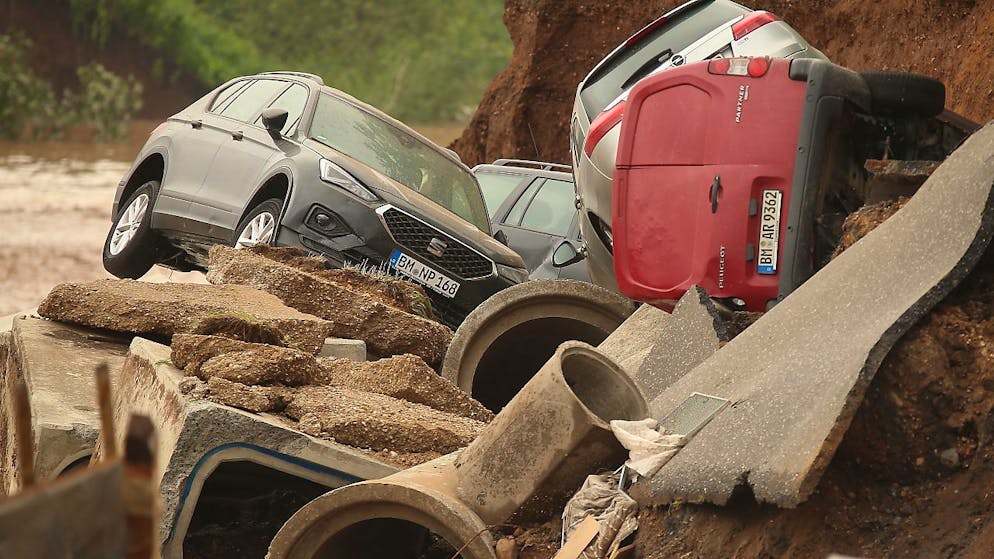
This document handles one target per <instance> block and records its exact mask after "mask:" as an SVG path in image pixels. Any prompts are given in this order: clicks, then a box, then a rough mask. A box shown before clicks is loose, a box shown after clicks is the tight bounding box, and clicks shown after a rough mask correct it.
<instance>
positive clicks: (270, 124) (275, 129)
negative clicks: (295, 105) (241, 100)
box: [262, 107, 289, 136]
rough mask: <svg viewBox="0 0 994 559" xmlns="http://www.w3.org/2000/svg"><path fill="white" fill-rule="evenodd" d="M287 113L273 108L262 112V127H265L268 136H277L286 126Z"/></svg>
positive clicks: (284, 110)
mask: <svg viewBox="0 0 994 559" xmlns="http://www.w3.org/2000/svg"><path fill="white" fill-rule="evenodd" d="M288 115H289V113H288V112H287V111H286V109H277V108H275V107H269V108H268V109H263V110H262V125H263V126H265V127H266V130H268V131H269V133H270V134H273V135H276V136H279V135H280V131H281V130H283V127H284V126H286V119H287V116H288Z"/></svg>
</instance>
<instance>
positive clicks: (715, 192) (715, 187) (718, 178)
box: [708, 175, 721, 214]
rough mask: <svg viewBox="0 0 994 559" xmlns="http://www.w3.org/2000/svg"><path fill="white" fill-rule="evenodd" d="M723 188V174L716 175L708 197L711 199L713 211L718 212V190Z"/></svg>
mask: <svg viewBox="0 0 994 559" xmlns="http://www.w3.org/2000/svg"><path fill="white" fill-rule="evenodd" d="M720 190H721V175H715V176H714V181H712V182H711V194H710V196H709V197H708V199H709V200H711V213H713V214H716V213H718V192H719V191H720Z"/></svg>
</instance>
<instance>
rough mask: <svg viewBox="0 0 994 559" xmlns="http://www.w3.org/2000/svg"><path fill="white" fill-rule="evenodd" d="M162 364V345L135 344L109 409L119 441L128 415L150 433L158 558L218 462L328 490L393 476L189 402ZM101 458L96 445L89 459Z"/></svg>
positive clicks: (252, 418)
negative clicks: (141, 418)
mask: <svg viewBox="0 0 994 559" xmlns="http://www.w3.org/2000/svg"><path fill="white" fill-rule="evenodd" d="M169 357H170V348H169V347H168V346H164V345H161V344H158V343H155V342H152V341H149V340H146V339H142V338H135V339H134V340H133V341H132V343H131V346H130V351H129V354H128V357H127V359H126V360H125V362H124V366H123V368H122V372H121V376H120V380H119V386H120V389H119V390H118V391H117V394H116V398H115V406H114V423H115V426H116V427H117V433H118V438H119V439H123V436H124V433H125V431H126V426H127V422H128V419H129V417H130V416H131V415H132V414H141V415H146V416H148V417H149V418H150V419H151V420H152V423H153V424H154V425H155V427H156V436H157V437H158V442H159V448H158V452H157V454H156V464H155V474H154V477H153V480H152V481H153V483H154V484H155V485H156V486H157V487H158V488H159V494H160V497H161V499H162V501H161V503H162V516H161V523H160V534H159V537H160V541H161V542H162V545H163V547H162V551H163V553H162V556H163V557H174V556H179V555H180V553H181V549H182V545H183V540H184V538H185V535H186V531H187V528H188V527H189V525H190V520H191V518H192V516H193V513H194V509H195V508H196V504H197V500H198V499H199V496H200V492H201V490H202V489H203V486H204V483H205V482H206V481H207V479H208V478H209V477H210V475H211V474H212V472H213V471H214V470H215V468H217V467H218V466H219V465H220V464H221V463H222V462H231V461H247V462H253V463H255V464H259V465H262V466H265V467H267V468H271V469H273V470H277V471H280V472H284V473H287V474H290V475H294V476H297V477H300V478H303V479H307V480H309V481H312V482H315V483H318V484H322V485H325V486H327V487H329V488H334V487H339V486H341V485H345V484H348V483H352V482H355V481H359V480H363V479H373V478H379V477H383V476H385V475H389V474H391V473H393V472H395V471H397V468H395V467H393V466H390V465H388V464H385V463H383V462H380V461H379V460H376V459H374V458H372V457H370V456H368V455H366V454H363V453H362V452H360V451H359V450H356V449H353V448H350V447H347V446H344V445H341V444H336V443H333V442H329V441H324V440H321V439H317V438H314V437H311V436H309V435H306V434H304V433H302V432H300V431H298V430H295V429H292V428H290V427H289V426H288V425H287V424H286V422H285V421H283V420H281V419H279V418H276V417H273V416H269V415H257V414H253V413H249V412H245V411H242V410H238V409H235V408H232V407H228V406H224V405H219V404H216V403H213V402H210V401H207V400H203V399H197V398H193V397H190V396H189V395H187V394H184V393H183V392H182V390H181V389H180V383H181V381H183V380H184V379H185V378H187V377H184V376H183V373H182V371H180V370H179V369H177V368H176V367H174V366H172V364H171V363H170V362H169ZM121 442H122V441H121V440H119V441H118V443H119V445H120V444H121ZM104 453H105V449H104V448H103V446H102V445H101V446H98V448H97V453H96V456H97V457H98V458H101V457H102V456H103V454H104Z"/></svg>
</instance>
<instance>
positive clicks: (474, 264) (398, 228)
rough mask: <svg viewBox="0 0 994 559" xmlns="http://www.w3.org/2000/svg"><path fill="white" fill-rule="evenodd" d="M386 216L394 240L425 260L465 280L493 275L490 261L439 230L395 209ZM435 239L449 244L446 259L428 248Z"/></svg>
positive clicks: (444, 251) (444, 255)
mask: <svg viewBox="0 0 994 559" xmlns="http://www.w3.org/2000/svg"><path fill="white" fill-rule="evenodd" d="M382 215H383V221H384V222H386V224H387V229H389V230H390V234H391V235H392V236H393V238H394V240H395V241H397V243H398V244H400V245H402V246H403V247H404V248H406V249H408V250H410V251H411V252H413V253H414V254H416V255H418V256H420V257H421V258H424V259H425V260H427V261H429V262H432V263H434V264H437V265H438V266H441V267H442V268H445V269H446V270H447V271H449V272H452V273H453V274H455V275H457V276H459V277H461V278H464V279H476V278H483V277H486V276H489V275H491V274H493V272H494V263H493V262H492V261H491V260H490V259H489V258H486V257H485V256H483V255H481V254H479V253H477V252H476V251H474V250H472V249H471V248H469V247H468V246H466V245H464V244H462V243H461V242H459V241H457V240H455V239H453V238H452V237H450V236H449V235H446V234H445V233H442V232H441V231H439V230H438V229H435V228H434V227H431V226H430V225H428V224H426V223H424V222H422V221H421V220H419V219H415V218H414V217H411V216H409V215H407V214H406V213H404V212H402V211H400V210H398V209H395V208H388V209H387V210H386V211H384V212H383V214H382ZM432 239H438V240H439V241H442V242H443V243H445V248H444V250H443V251H442V256H435V255H434V254H431V253H430V252H428V244H429V243H431V241H432Z"/></svg>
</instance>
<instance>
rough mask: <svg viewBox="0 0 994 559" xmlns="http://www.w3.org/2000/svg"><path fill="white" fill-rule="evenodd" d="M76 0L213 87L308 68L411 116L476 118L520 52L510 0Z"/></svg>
mask: <svg viewBox="0 0 994 559" xmlns="http://www.w3.org/2000/svg"><path fill="white" fill-rule="evenodd" d="M69 4H70V7H71V8H72V12H73V18H74V21H75V22H76V24H77V29H79V30H81V31H83V32H85V33H87V34H88V35H89V36H90V37H92V38H95V39H97V40H103V39H106V37H107V36H108V35H109V33H110V32H111V29H112V28H113V29H116V30H123V31H124V32H126V33H128V34H129V36H130V37H132V38H133V39H135V40H137V41H139V42H141V43H143V44H146V45H148V46H150V47H153V48H156V49H158V50H159V51H160V52H161V53H162V54H163V56H165V57H166V58H167V59H168V60H169V61H171V62H172V63H173V64H175V65H176V66H178V67H180V68H182V69H184V70H186V71H187V72H189V73H190V74H192V75H193V76H196V77H197V78H198V79H199V80H200V81H201V82H202V84H203V85H204V86H207V87H213V86H215V85H218V84H219V83H221V82H223V81H225V80H227V79H230V78H232V77H235V76H238V75H244V74H248V73H254V72H259V71H265V70H301V71H308V72H313V73H317V74H319V75H321V76H322V77H323V78H324V79H325V82H326V83H328V84H329V85H331V86H332V87H335V88H338V89H341V90H344V91H346V92H348V93H351V94H353V95H355V96H356V97H358V98H360V99H363V100H364V101H367V102H369V103H371V104H373V105H376V106H378V107H380V108H381V109H383V110H385V111H386V112H388V113H390V114H392V115H394V116H396V117H398V118H400V119H402V120H406V121H410V122H443V121H450V120H453V119H466V118H467V117H468V116H469V114H470V112H471V111H472V109H473V108H474V107H475V106H476V104H477V103H478V102H479V99H480V96H481V94H482V93H483V90H484V89H485V88H486V86H487V84H488V83H489V82H490V80H491V79H492V78H493V76H494V75H496V74H497V73H498V72H499V71H500V70H501V69H502V68H503V67H504V66H505V65H506V64H507V62H508V60H509V59H510V55H511V42H510V40H509V38H508V36H507V31H506V30H505V29H504V25H503V15H502V14H503V5H502V2H501V1H500V0H452V1H441V0H429V1H421V2H408V1H406V0H379V1H377V2H369V1H368V0H292V1H291V0H157V1H154V2H149V1H147V0H69ZM115 32H117V31H115Z"/></svg>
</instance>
